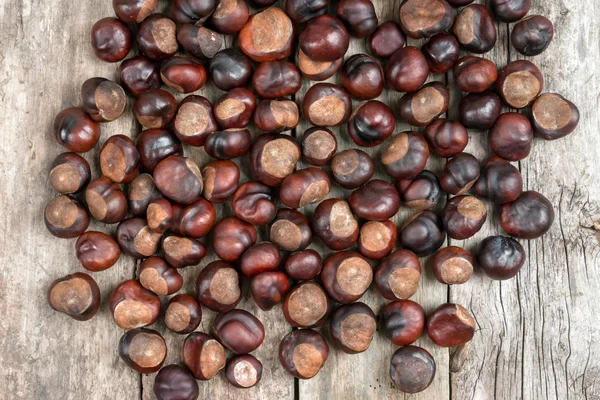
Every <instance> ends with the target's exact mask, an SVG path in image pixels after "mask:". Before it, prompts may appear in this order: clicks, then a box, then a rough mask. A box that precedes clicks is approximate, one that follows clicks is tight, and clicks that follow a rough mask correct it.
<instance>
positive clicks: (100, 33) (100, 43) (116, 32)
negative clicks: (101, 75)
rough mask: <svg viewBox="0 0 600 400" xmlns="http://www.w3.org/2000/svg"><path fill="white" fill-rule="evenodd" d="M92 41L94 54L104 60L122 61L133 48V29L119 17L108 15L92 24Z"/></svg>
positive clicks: (111, 61)
mask: <svg viewBox="0 0 600 400" xmlns="http://www.w3.org/2000/svg"><path fill="white" fill-rule="evenodd" d="M91 43H92V49H93V50H94V54H96V57H98V58H99V59H100V60H102V61H106V62H109V63H114V62H117V61H121V60H122V59H124V58H125V57H127V54H129V50H131V31H130V30H129V28H128V27H127V25H126V24H124V23H123V22H122V21H120V20H119V19H117V18H112V17H107V18H102V19H101V20H99V21H97V22H96V23H95V24H94V26H92V31H91Z"/></svg>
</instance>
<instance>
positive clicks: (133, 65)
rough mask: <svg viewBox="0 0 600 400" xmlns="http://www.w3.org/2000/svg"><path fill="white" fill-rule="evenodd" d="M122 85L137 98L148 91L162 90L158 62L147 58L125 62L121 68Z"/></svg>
mask: <svg viewBox="0 0 600 400" xmlns="http://www.w3.org/2000/svg"><path fill="white" fill-rule="evenodd" d="M119 75H120V79H121V85H122V86H123V87H124V88H125V89H127V90H128V91H129V92H130V93H131V94H133V95H134V96H135V97H137V96H139V95H140V94H142V93H143V92H145V91H146V90H155V89H159V88H160V68H159V65H158V63H157V62H155V61H152V60H150V59H149V58H148V57H145V56H136V57H132V58H129V59H127V60H125V61H123V62H122V63H121V65H120V67H119Z"/></svg>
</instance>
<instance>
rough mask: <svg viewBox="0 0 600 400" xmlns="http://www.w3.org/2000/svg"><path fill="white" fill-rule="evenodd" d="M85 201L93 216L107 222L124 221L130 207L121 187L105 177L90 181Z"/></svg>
mask: <svg viewBox="0 0 600 400" xmlns="http://www.w3.org/2000/svg"><path fill="white" fill-rule="evenodd" d="M85 202H86V203H87V206H88V209H89V210H90V214H91V215H92V217H94V218H95V219H97V220H98V221H100V222H104V223H105V224H116V223H117V222H120V221H122V220H123V219H124V218H125V217H126V216H127V212H128V209H129V206H128V204H127V198H126V197H125V195H124V194H123V191H122V190H121V187H120V186H119V185H117V184H116V183H114V182H112V181H111V180H110V179H108V178H105V177H101V178H97V179H94V180H92V181H91V182H90V184H89V185H88V187H87V189H85Z"/></svg>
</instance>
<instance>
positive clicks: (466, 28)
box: [452, 4, 497, 54]
mask: <svg viewBox="0 0 600 400" xmlns="http://www.w3.org/2000/svg"><path fill="white" fill-rule="evenodd" d="M452 31H453V32H454V34H455V35H456V37H457V38H458V41H459V42H460V44H461V45H462V47H463V48H464V49H465V50H467V51H470V52H471V53H478V54H482V53H487V52H488V51H490V50H491V49H493V48H494V45H495V44H496V38H497V33H496V26H495V25H494V20H493V19H492V14H491V13H490V10H488V8H487V7H486V6H484V5H482V4H472V5H470V6H467V7H465V8H463V9H462V10H461V12H460V13H459V14H458V15H457V16H456V19H455V20H454V27H453V28H452Z"/></svg>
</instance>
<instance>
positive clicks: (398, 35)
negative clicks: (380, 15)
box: [367, 21, 406, 58]
mask: <svg viewBox="0 0 600 400" xmlns="http://www.w3.org/2000/svg"><path fill="white" fill-rule="evenodd" d="M404 46H406V36H404V32H402V29H401V28H400V25H398V24H397V23H395V22H394V21H386V22H384V23H382V24H381V25H379V26H378V27H377V28H376V29H375V31H373V33H372V34H371V36H370V37H369V40H368V41H367V48H368V49H369V53H371V54H373V55H374V56H375V57H379V58H389V57H391V56H392V54H394V53H395V52H396V50H399V49H401V48H403V47H404Z"/></svg>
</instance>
